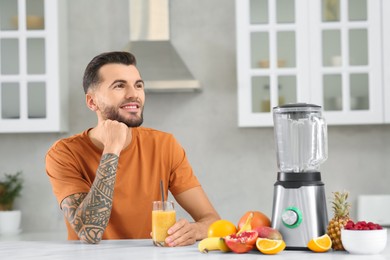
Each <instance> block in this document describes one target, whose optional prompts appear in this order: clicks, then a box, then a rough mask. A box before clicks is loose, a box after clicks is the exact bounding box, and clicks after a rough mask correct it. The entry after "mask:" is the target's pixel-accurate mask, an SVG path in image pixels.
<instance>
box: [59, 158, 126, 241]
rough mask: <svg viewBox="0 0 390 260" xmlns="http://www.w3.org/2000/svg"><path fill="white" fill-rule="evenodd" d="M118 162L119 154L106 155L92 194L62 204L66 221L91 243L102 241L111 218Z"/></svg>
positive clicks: (66, 199)
mask: <svg viewBox="0 0 390 260" xmlns="http://www.w3.org/2000/svg"><path fill="white" fill-rule="evenodd" d="M118 160H119V157H118V156H117V155H115V154H104V155H103V156H102V158H101V161H100V164H99V167H98V169H97V172H96V177H95V180H94V182H93V184H92V187H91V190H90V191H89V193H79V194H73V195H71V196H68V197H67V198H65V199H64V200H63V201H62V203H61V206H62V211H63V212H64V214H65V217H66V219H67V220H68V221H69V223H70V224H71V226H72V227H73V229H74V230H75V231H76V233H77V234H78V236H79V238H80V239H81V240H84V241H86V242H88V243H93V244H95V243H98V242H99V241H100V240H101V239H102V236H103V233H104V230H105V229H106V227H107V224H108V221H109V219H110V215H111V209H112V199H113V194H114V185H115V177H116V170H117V167H118Z"/></svg>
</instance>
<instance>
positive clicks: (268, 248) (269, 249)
mask: <svg viewBox="0 0 390 260" xmlns="http://www.w3.org/2000/svg"><path fill="white" fill-rule="evenodd" d="M256 247H257V249H259V251H260V252H262V253H263V254H266V255H275V254H277V253H279V252H281V251H283V250H284V249H285V248H286V243H285V242H284V240H274V239H268V238H261V237H259V238H258V239H257V240H256Z"/></svg>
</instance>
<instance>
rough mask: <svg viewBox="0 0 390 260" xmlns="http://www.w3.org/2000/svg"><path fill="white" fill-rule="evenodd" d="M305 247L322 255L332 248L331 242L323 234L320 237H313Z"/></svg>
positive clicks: (326, 235)
mask: <svg viewBox="0 0 390 260" xmlns="http://www.w3.org/2000/svg"><path fill="white" fill-rule="evenodd" d="M307 247H308V248H309V249H310V250H311V251H313V252H317V253H322V252H326V251H328V250H329V249H330V248H331V247H332V240H331V239H330V237H329V236H328V234H325V235H323V236H320V237H315V238H313V239H311V240H310V241H309V243H307Z"/></svg>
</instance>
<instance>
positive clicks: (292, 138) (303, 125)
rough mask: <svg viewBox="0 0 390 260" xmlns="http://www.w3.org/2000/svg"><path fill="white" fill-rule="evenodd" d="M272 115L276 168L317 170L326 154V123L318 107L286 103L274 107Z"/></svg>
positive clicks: (290, 170) (289, 170)
mask: <svg viewBox="0 0 390 260" xmlns="http://www.w3.org/2000/svg"><path fill="white" fill-rule="evenodd" d="M273 115H274V127H275V129H274V131H275V140H276V150H277V159H278V160H277V161H278V168H279V171H281V172H316V171H318V170H319V167H320V164H322V163H323V162H324V161H325V160H326V159H327V158H328V146H327V132H326V123H325V121H324V119H323V118H322V116H321V107H320V106H316V105H309V104H289V105H285V106H281V107H276V108H274V114H273Z"/></svg>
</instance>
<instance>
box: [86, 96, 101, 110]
mask: <svg viewBox="0 0 390 260" xmlns="http://www.w3.org/2000/svg"><path fill="white" fill-rule="evenodd" d="M85 102H86V103H87V107H88V108H89V109H91V110H92V111H96V110H98V106H97V105H96V102H95V97H94V96H93V95H91V93H87V94H85Z"/></svg>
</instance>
